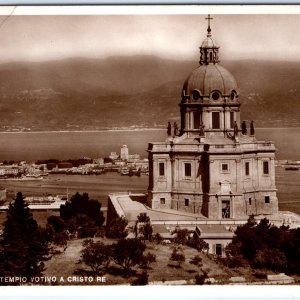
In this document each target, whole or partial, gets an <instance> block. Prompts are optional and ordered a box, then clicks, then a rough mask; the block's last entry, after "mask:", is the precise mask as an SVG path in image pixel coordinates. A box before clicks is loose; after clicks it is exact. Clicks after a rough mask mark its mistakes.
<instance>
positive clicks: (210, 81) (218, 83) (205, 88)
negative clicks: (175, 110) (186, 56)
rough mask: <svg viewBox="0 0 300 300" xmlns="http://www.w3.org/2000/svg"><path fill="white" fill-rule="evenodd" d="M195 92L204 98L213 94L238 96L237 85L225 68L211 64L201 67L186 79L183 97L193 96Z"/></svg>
mask: <svg viewBox="0 0 300 300" xmlns="http://www.w3.org/2000/svg"><path fill="white" fill-rule="evenodd" d="M195 91H197V92H199V93H200V96H202V97H203V96H204V97H210V95H211V94H212V93H213V92H219V93H220V94H221V96H230V95H231V94H232V92H234V93H236V94H237V84H236V81H235V79H234V77H233V76H232V75H231V74H230V72H228V71H227V70H226V69H225V68H223V67H221V66H220V65H218V64H212V63H210V64H207V65H201V66H199V67H198V68H197V69H195V70H194V71H193V72H192V73H191V74H190V76H189V77H188V78H187V79H186V81H185V83H184V86H183V95H185V96H191V95H192V94H193V93H194V92H195Z"/></svg>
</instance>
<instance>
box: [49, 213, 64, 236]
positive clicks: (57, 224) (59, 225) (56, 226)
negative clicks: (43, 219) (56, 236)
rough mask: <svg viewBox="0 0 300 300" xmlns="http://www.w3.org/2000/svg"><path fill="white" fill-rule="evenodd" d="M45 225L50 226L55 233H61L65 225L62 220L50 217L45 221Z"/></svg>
mask: <svg viewBox="0 0 300 300" xmlns="http://www.w3.org/2000/svg"><path fill="white" fill-rule="evenodd" d="M47 225H48V226H51V227H52V228H53V230H54V231H55V232H57V233H58V232H62V231H63V230H64V229H65V224H64V221H63V219H62V218H60V217H58V216H50V217H49V218H48V219H47Z"/></svg>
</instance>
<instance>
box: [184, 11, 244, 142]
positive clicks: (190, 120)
mask: <svg viewBox="0 0 300 300" xmlns="http://www.w3.org/2000/svg"><path fill="white" fill-rule="evenodd" d="M206 20H208V27H207V35H206V38H205V39H204V41H203V42H202V44H201V47H200V61H199V64H200V65H199V66H198V68H196V69H195V70H194V71H192V72H191V74H190V75H189V76H188V78H187V79H186V81H185V83H184V85H183V89H182V95H181V102H180V108H181V129H180V133H181V135H182V134H184V133H186V134H187V135H188V136H195V135H198V136H199V135H201V136H206V137H211V136H223V137H227V136H231V135H232V134H233V133H234V126H235V124H236V123H237V124H239V123H240V110H239V107H240V103H239V101H238V87H237V83H236V81H235V79H234V77H233V76H232V75H231V73H230V72H229V71H227V70H226V69H225V68H223V67H222V66H220V65H219V61H220V60H219V48H220V47H219V46H218V45H217V43H216V42H215V41H214V39H213V38H212V30H211V26H210V21H211V20H212V18H211V17H210V15H208V17H207V18H206ZM228 133H229V134H228Z"/></svg>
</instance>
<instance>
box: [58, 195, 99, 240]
mask: <svg viewBox="0 0 300 300" xmlns="http://www.w3.org/2000/svg"><path fill="white" fill-rule="evenodd" d="M60 217H61V218H62V219H63V220H64V222H65V227H66V228H67V229H68V230H69V231H70V232H75V231H77V232H78V236H79V237H93V236H94V235H95V233H96V232H97V230H98V229H99V228H100V227H101V226H102V225H103V223H104V220H105V218H104V216H103V212H102V211H101V203H99V202H98V201H96V200H90V199H89V196H88V194H87V193H83V194H82V195H81V194H79V193H76V194H75V195H73V196H72V197H71V199H70V201H67V202H66V204H65V205H61V207H60Z"/></svg>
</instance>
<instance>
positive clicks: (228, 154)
mask: <svg viewBox="0 0 300 300" xmlns="http://www.w3.org/2000/svg"><path fill="white" fill-rule="evenodd" d="M179 107H180V116H181V122H180V126H179V127H180V128H179V129H178V130H177V126H176V125H175V127H176V128H174V129H175V130H174V131H175V133H174V134H173V130H172V128H171V127H170V125H171V124H169V125H168V138H167V139H166V141H165V142H157V143H149V146H148V157H149V187H148V205H149V206H150V207H151V208H152V209H172V210H177V211H184V212H189V213H193V214H201V215H203V216H205V217H207V218H209V219H216V220H217V219H243V218H247V217H248V216H250V215H270V214H277V213H278V199H277V196H276V185H275V146H274V144H273V143H272V142H268V141H267V142H266V141H258V140H257V139H256V137H255V130H254V126H253V121H252V122H251V124H247V123H246V122H245V121H244V122H242V125H241V128H240V124H241V118H240V108H241V103H240V101H239V91H238V86H237V84H236V81H235V79H234V77H233V76H232V75H231V74H230V72H228V71H227V70H226V69H225V68H223V67H222V66H221V65H220V64H219V46H218V45H217V44H216V42H215V41H214V39H213V38H212V34H211V28H210V17H208V29H207V36H206V38H205V39H204V41H203V42H202V45H201V47H200V61H199V67H198V68H196V69H195V70H193V71H192V72H191V74H190V75H189V76H188V78H187V79H186V81H185V83H184V85H183V89H182V94H181V100H180V104H179ZM247 125H248V127H249V125H250V130H249V128H247Z"/></svg>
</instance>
